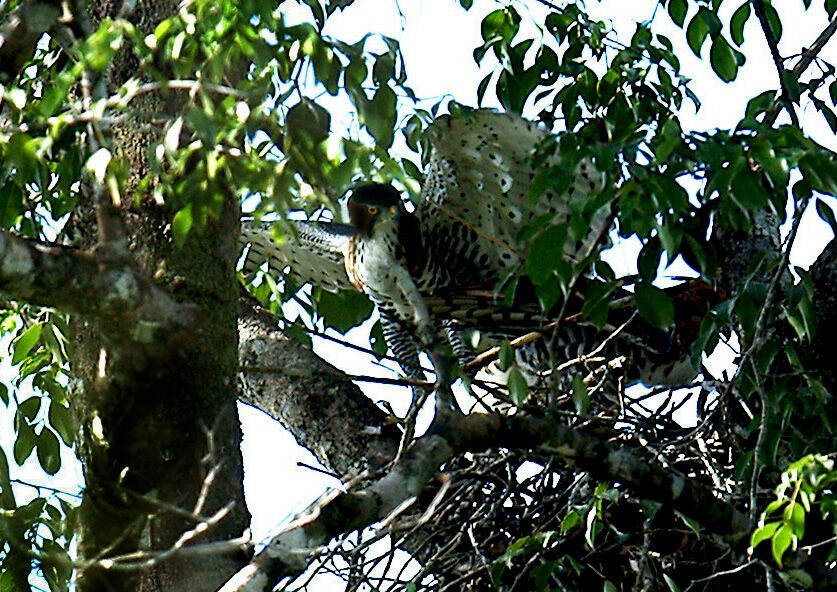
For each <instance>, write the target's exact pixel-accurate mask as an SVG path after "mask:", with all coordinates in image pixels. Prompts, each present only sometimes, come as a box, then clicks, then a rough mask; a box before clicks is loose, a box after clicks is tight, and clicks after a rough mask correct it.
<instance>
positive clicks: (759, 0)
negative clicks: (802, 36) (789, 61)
mask: <svg viewBox="0 0 837 592" xmlns="http://www.w3.org/2000/svg"><path fill="white" fill-rule="evenodd" d="M752 5H753V9H754V10H755V12H756V16H757V17H758V19H759V24H761V30H762V32H764V38H765V39H766V40H767V47H769V48H770V56H771V57H772V58H773V65H774V66H775V67H776V72H777V74H778V75H779V85H780V88H781V89H782V93H781V100H782V102H783V103H784V104H785V109H786V110H787V112H788V115H790V118H791V122H792V123H793V125H794V126H795V127H799V118H798V117H797V116H796V111H795V110H794V108H793V99H792V98H791V94H790V90H789V89H788V79H787V71H786V70H785V65H784V63H783V60H782V56H781V55H779V46H778V43H777V41H776V35H775V34H774V32H773V29H772V27H771V26H770V21H769V20H767V13H766V11H765V9H764V0H755V1H754V2H752Z"/></svg>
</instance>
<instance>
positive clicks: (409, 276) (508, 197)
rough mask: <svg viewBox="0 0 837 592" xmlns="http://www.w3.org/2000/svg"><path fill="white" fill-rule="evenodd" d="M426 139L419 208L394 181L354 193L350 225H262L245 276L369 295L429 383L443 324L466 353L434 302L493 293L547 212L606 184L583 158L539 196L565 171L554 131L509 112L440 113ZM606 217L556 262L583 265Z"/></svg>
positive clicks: (571, 209) (558, 212) (251, 233)
mask: <svg viewBox="0 0 837 592" xmlns="http://www.w3.org/2000/svg"><path fill="white" fill-rule="evenodd" d="M427 135H428V138H429V140H430V146H431V153H430V158H429V165H428V168H427V172H426V176H425V179H424V182H423V183H422V191H421V199H420V201H419V203H418V205H417V206H416V208H415V211H413V212H410V211H409V210H408V208H407V207H406V206H405V203H404V201H403V200H402V198H401V196H400V194H399V193H398V192H397V191H396V190H395V189H394V188H393V187H392V186H391V185H388V184H381V183H369V184H365V185H360V186H358V187H356V188H355V189H354V190H353V191H352V193H351V195H350V197H349V200H348V212H349V222H350V223H349V224H342V223H339V222H329V223H313V222H293V224H294V226H295V227H296V231H297V232H296V233H294V235H292V236H291V235H289V236H287V238H286V240H285V242H283V243H282V244H278V243H276V242H275V241H274V240H273V239H272V237H271V235H270V233H269V232H265V231H264V230H263V229H259V228H256V227H247V226H245V227H244V228H243V230H242V236H241V242H242V243H243V244H245V245H248V246H249V250H248V253H247V256H246V258H245V264H244V268H245V271H247V270H252V269H255V268H257V267H258V266H260V265H261V264H262V263H264V262H265V261H267V262H268V264H269V266H270V268H271V269H272V270H274V271H284V270H287V271H289V272H290V273H292V274H293V275H294V276H296V277H297V278H299V279H301V280H303V281H306V282H311V283H312V284H315V285H319V286H321V287H323V288H325V289H329V290H337V289H352V288H354V289H358V290H362V291H363V292H365V293H366V294H367V295H368V296H369V297H370V299H371V300H372V301H373V302H374V303H375V304H376V306H377V307H378V310H379V313H380V318H381V323H382V328H383V332H384V337H385V339H386V342H387V345H388V346H389V348H390V349H391V350H392V353H393V355H394V357H395V358H396V360H398V362H399V365H400V366H401V367H402V369H403V370H404V372H405V374H406V375H407V376H408V377H410V378H416V379H423V378H424V374H423V372H422V370H421V367H420V365H419V359H418V347H419V346H425V347H426V346H428V345H429V344H430V343H431V342H432V341H433V339H434V337H435V335H436V334H437V332H438V331H439V330H440V329H441V330H444V331H445V333H446V336H447V338H448V339H449V340H450V342H451V345H452V346H453V349H454V353H457V354H459V353H460V352H459V351H458V350H461V348H462V347H463V346H462V344H461V342H459V341H458V333H457V331H456V330H455V328H454V327H453V326H452V325H451V324H450V323H449V322H438V321H439V319H437V318H436V316H435V315H434V312H438V311H437V310H436V309H435V307H434V305H433V302H435V301H438V296H439V295H440V294H444V293H446V292H451V291H457V290H458V291H460V292H462V291H467V289H468V288H479V289H482V290H484V291H486V290H487V291H488V293H490V292H491V291H492V290H493V289H494V288H495V287H496V285H497V283H498V282H499V281H500V280H502V279H504V278H506V277H508V276H509V275H510V274H512V273H514V272H516V271H517V270H519V268H520V267H521V266H522V264H523V263H524V262H525V256H526V251H527V245H526V244H525V243H523V242H521V241H520V239H519V235H520V232H521V230H522V229H524V228H526V227H527V226H528V225H530V224H532V223H533V222H535V221H537V220H538V219H539V218H541V219H542V218H543V217H551V219H552V220H553V221H554V222H562V221H566V220H567V219H568V218H569V217H570V216H571V215H572V214H573V213H580V212H581V211H582V210H583V209H584V208H585V206H587V205H588V204H589V203H590V201H591V199H592V196H594V195H596V193H597V192H598V190H599V188H600V185H601V182H600V175H599V173H598V172H597V171H596V170H595V168H594V167H593V164H592V163H591V162H590V161H589V160H588V159H581V160H580V162H578V163H577V164H576V165H575V166H574V167H572V170H570V171H566V172H567V173H568V174H569V175H570V178H569V179H565V182H564V183H562V184H561V186H562V187H565V188H566V189H564V190H563V191H562V192H561V193H557V192H555V191H550V190H548V189H547V190H546V191H544V192H543V193H542V194H541V195H537V194H536V193H535V192H533V184H534V182H535V180H536V179H538V178H539V173H541V172H542V171H547V169H549V170H550V171H552V170H555V169H557V168H559V167H561V166H564V165H562V162H561V159H560V157H559V155H558V154H557V151H556V147H555V141H554V140H555V136H554V135H553V134H552V133H551V132H550V131H548V130H546V129H544V128H542V127H540V126H539V125H537V124H535V123H533V122H531V121H528V120H526V119H524V118H522V117H520V116H518V115H515V114H512V113H502V112H498V111H494V110H489V109H477V110H470V111H464V110H463V112H461V113H459V114H457V115H443V116H441V117H439V118H437V119H436V120H435V121H434V122H433V123H432V124H431V125H430V126H429V128H428V130H427ZM564 168H566V166H564ZM547 172H549V171H547ZM606 218H607V216H606V215H605V214H604V213H600V215H598V216H592V220H593V221H594V222H593V223H592V224H590V225H589V226H588V227H587V228H586V233H582V235H580V236H579V235H578V234H576V235H572V233H570V235H569V236H568V237H567V240H566V243H565V244H564V245H558V246H556V253H555V256H556V257H564V258H565V259H568V260H573V259H574V258H577V257H578V256H579V254H580V253H582V252H583V251H584V249H585V248H586V247H587V245H589V243H590V242H591V241H592V240H593V239H594V237H595V236H596V235H597V234H598V233H599V231H600V230H601V226H602V225H603V224H604V223H605V219H606ZM561 247H563V249H561ZM428 303H431V306H428Z"/></svg>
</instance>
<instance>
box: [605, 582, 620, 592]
mask: <svg viewBox="0 0 837 592" xmlns="http://www.w3.org/2000/svg"><path fill="white" fill-rule="evenodd" d="M602 592H619V589H618V588H617V587H616V584H614V583H613V582H611V581H610V580H605V583H604V586H603V587H602Z"/></svg>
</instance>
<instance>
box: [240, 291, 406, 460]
mask: <svg viewBox="0 0 837 592" xmlns="http://www.w3.org/2000/svg"><path fill="white" fill-rule="evenodd" d="M239 310H240V312H239V321H238V333H239V363H240V371H239V378H238V381H239V382H238V386H239V389H238V390H239V397H240V398H241V400H242V401H244V402H245V403H248V404H249V405H253V406H254V407H257V408H259V409H261V410H262V411H264V412H265V413H267V414H268V415H270V416H271V417H273V418H275V419H277V420H279V421H280V422H281V423H282V425H284V426H285V427H286V428H287V429H288V430H290V431H291V432H292V433H293V434H294V436H295V437H296V439H297V441H298V442H299V443H300V444H301V445H302V446H304V447H305V448H307V449H308V450H310V451H311V452H312V453H313V454H314V455H315V456H316V457H317V458H318V459H319V460H320V462H322V463H323V464H324V465H325V466H327V467H329V468H330V469H331V470H333V471H335V472H336V473H338V474H340V475H345V474H347V473H348V472H350V471H352V470H355V471H359V470H363V469H366V468H370V467H379V466H382V465H383V464H386V463H387V462H389V461H390V460H392V458H393V457H394V456H395V451H396V449H397V447H398V440H399V432H398V430H397V429H396V428H395V426H393V425H386V422H387V416H386V414H385V413H384V412H383V411H381V410H380V409H379V408H378V407H377V406H376V405H375V404H374V403H372V401H370V400H369V399H368V398H367V397H366V396H365V395H364V394H363V393H362V392H361V391H360V389H359V388H358V387H357V386H355V385H354V383H352V381H351V379H350V378H349V377H347V376H346V375H345V374H343V373H342V372H341V371H340V370H338V369H337V368H335V367H334V366H332V365H330V364H328V363H327V362H325V361H323V360H322V359H321V358H319V357H318V356H317V355H315V354H314V352H312V351H311V350H310V349H309V348H308V347H306V346H304V345H303V344H301V343H299V342H297V341H295V340H294V339H291V338H289V337H287V336H286V335H284V334H283V333H282V331H281V330H280V329H279V327H278V326H277V323H276V319H275V317H274V316H273V315H271V314H270V313H269V312H267V311H265V310H264V309H262V308H260V307H259V306H258V304H256V303H254V301H253V300H252V299H251V298H249V297H243V298H242V299H241V300H240V309H239Z"/></svg>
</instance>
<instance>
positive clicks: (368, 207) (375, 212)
mask: <svg viewBox="0 0 837 592" xmlns="http://www.w3.org/2000/svg"><path fill="white" fill-rule="evenodd" d="M366 209H367V210H369V213H370V214H372V215H373V216H374V215H375V214H377V213H378V208H376V207H375V206H367V208H366Z"/></svg>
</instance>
